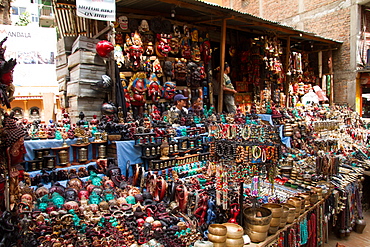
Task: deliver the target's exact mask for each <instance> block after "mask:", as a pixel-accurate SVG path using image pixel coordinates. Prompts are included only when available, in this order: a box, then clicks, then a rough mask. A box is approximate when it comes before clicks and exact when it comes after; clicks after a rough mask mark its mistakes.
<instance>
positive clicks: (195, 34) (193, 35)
mask: <svg viewBox="0 0 370 247" xmlns="http://www.w3.org/2000/svg"><path fill="white" fill-rule="evenodd" d="M191 41H192V42H198V41H199V36H198V29H196V28H193V30H192V31H191Z"/></svg>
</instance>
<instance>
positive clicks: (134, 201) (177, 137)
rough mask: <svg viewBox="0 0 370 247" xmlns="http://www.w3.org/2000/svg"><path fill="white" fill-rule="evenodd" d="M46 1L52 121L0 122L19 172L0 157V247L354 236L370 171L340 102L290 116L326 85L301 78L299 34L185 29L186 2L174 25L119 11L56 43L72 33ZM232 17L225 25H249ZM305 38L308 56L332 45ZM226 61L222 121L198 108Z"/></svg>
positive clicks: (207, 108)
mask: <svg viewBox="0 0 370 247" xmlns="http://www.w3.org/2000/svg"><path fill="white" fill-rule="evenodd" d="M122 2H124V1H122ZM200 4H202V3H200ZM57 7H59V10H58V11H56V13H57V16H59V22H62V23H59V24H60V28H61V30H62V33H63V35H62V36H63V39H61V40H60V41H59V42H58V53H59V54H58V57H57V61H59V62H58V63H57V66H58V68H57V74H58V80H59V82H60V98H61V99H62V108H64V111H63V113H62V115H61V117H60V118H59V119H57V121H55V122H53V121H51V122H49V123H47V124H46V123H41V122H38V121H34V122H32V123H30V122H28V121H27V120H25V121H16V120H15V119H13V118H12V117H10V118H9V117H6V118H4V119H6V121H4V122H6V125H4V128H11V129H14V130H16V131H17V132H18V133H22V131H24V132H25V137H24V138H25V139H26V142H25V146H26V151H27V154H26V155H25V162H23V163H21V166H20V165H18V164H15V163H17V162H15V161H14V162H13V161H12V162H13V163H12V162H10V159H9V158H7V157H8V156H2V157H4V158H5V160H4V162H2V166H4V167H6V168H13V170H14V171H13V173H11V171H8V172H5V173H4V179H3V180H4V181H7V180H8V181H9V183H8V184H9V185H8V186H6V187H5V193H4V195H5V197H6V198H9V199H7V200H8V201H9V203H5V204H4V206H3V207H2V214H1V219H0V221H1V222H2V223H3V224H1V227H2V230H3V231H2V232H1V233H0V234H1V235H0V237H1V239H0V241H1V242H2V243H5V245H11V244H14V245H15V244H16V243H17V242H18V245H31V246H117V245H119V246H243V245H244V244H245V243H248V242H252V243H251V246H269V245H275V246H276V245H277V246H284V245H287V243H290V244H297V243H300V244H305V243H310V244H311V243H312V244H313V243H315V244H317V245H320V244H322V243H323V242H325V239H326V237H325V236H326V234H327V232H328V231H329V229H328V226H329V225H330V224H331V223H333V224H334V225H335V226H336V231H337V233H338V234H339V235H340V236H343V237H344V236H348V235H350V233H351V230H352V229H355V230H356V231H357V230H358V231H359V232H361V227H362V229H363V226H364V222H361V204H360V203H359V202H360V200H361V194H360V192H361V183H360V182H359V181H358V179H359V178H360V177H361V176H362V172H363V170H364V169H367V168H368V155H367V150H365V149H364V148H365V147H366V145H367V144H368V143H367V136H368V131H367V130H366V129H364V128H363V126H362V123H361V121H360V120H359V119H358V118H357V116H356V115H355V114H354V113H353V112H351V111H350V110H348V109H346V108H344V107H331V108H329V107H324V106H320V105H319V104H315V106H314V107H303V106H302V105H303V104H304V103H302V102H303V101H304V100H303V99H305V98H303V96H306V95H307V94H308V93H312V92H310V90H311V89H310V86H309V85H311V86H313V85H318V86H321V87H322V88H323V89H324V90H325V89H326V92H329V91H330V90H328V88H330V86H331V85H332V84H331V79H330V78H329V77H325V80H324V79H323V77H322V75H318V73H316V71H315V70H316V69H312V68H313V67H319V68H320V66H314V65H313V64H312V63H316V62H317V61H316V59H315V55H313V54H316V53H314V52H312V53H310V54H308V53H305V52H303V51H304V50H307V49H304V48H305V45H307V44H308V42H307V44H306V42H302V43H303V44H301V46H300V45H297V46H296V45H293V44H298V43H299V42H300V41H301V40H299V39H301V38H307V37H311V36H309V35H308V36H307V34H304V35H299V34H300V33H298V32H297V31H295V30H290V29H289V30H287V29H285V28H283V27H279V28H278V30H280V31H279V32H282V33H284V32H288V33H290V34H291V35H293V36H294V35H297V37H295V38H292V39H291V38H290V37H289V38H288V39H283V38H281V37H278V35H276V33H270V32H268V30H267V32H266V30H265V29H262V30H261V29H258V28H256V30H255V31H256V32H253V33H254V34H253V35H252V36H250V34H249V35H245V31H248V30H244V29H243V28H239V29H240V30H238V32H236V33H233V31H230V32H229V34H227V32H226V20H225V21H222V23H223V24H221V25H219V24H218V23H219V20H203V21H201V22H200V23H199V25H198V23H197V22H196V21H195V19H196V18H198V19H197V20H198V21H199V18H200V17H201V18H205V16H207V15H205V14H204V13H203V12H202V14H201V16H198V17H195V16H191V15H189V13H188V12H186V11H190V10H189V9H192V7H194V9H195V10H197V11H200V7H196V6H192V5H191V6H190V7H189V6H188V8H180V7H179V8H177V9H176V12H177V13H178V16H179V18H178V19H176V20H173V19H169V18H164V17H161V18H159V17H155V16H156V15H157V14H156V15H148V14H147V13H148V12H146V13H143V12H142V11H143V10H141V11H138V12H139V13H136V12H135V11H134V10H132V12H133V13H127V12H125V11H122V13H120V14H121V15H119V18H118V20H117V22H116V23H114V27H111V26H110V25H109V27H107V28H104V29H100V28H101V25H99V23H98V22H91V23H90V24H92V25H91V26H93V27H94V28H92V29H91V30H90V26H89V25H88V26H89V28H88V29H89V30H90V32H87V33H83V32H75V33H69V32H73V31H74V30H78V29H79V28H69V29H68V25H70V23H69V22H68V21H67V20H64V18H61V16H64V14H66V13H64V12H66V11H70V10H72V11H73V10H74V11H75V8H74V7H73V6H72V5H68V4H64V3H62V4H60V5H58V6H57ZM144 7H145V8H146V6H143V8H144ZM167 7H168V6H166V8H167ZM213 8H214V7H209V9H211V10H212V11H216V10H214V9H213ZM164 9H165V8H164ZM63 11H64V12H63ZM147 11H149V10H147ZM181 11H184V13H183V14H182V15H181ZM201 11H209V10H207V8H204V9H203V8H201ZM218 11H221V12H222V11H224V10H217V11H216V12H213V13H217V14H219V16H223V14H225V13H223V12H222V13H221V12H218ZM151 13H153V12H151ZM191 13H192V14H194V15H195V14H197V13H193V12H191ZM233 14H235V15H236V18H231V19H230V22H229V23H231V24H230V25H233V24H240V22H242V23H243V25H245V21H250V19H248V18H251V17H250V16H248V18H247V17H245V16H243V15H241V14H240V15H241V16H239V14H237V13H233ZM68 15H69V13H68ZM72 16H75V15H74V14H72ZM148 16H150V18H147V17H148ZM181 16H186V18H183V17H182V18H181ZM74 18H76V20H77V19H78V18H79V17H77V16H75V17H74ZM192 18H194V19H192ZM207 18H208V17H207ZM244 18H246V19H244ZM81 19H82V18H81ZM190 19H192V20H193V22H192V24H189V21H190ZM63 20H64V21H63ZM253 21H254V22H256V23H260V22H261V23H260V24H261V26H260V27H266V26H268V27H275V26H274V25H273V24H271V23H262V22H263V21H262V20H254V19H253ZM86 22H87V21H86V20H84V21H82V20H81V21H80V20H79V19H78V21H75V22H72V23H75V25H81V24H82V23H84V24H86ZM202 22H205V23H211V24H210V25H206V26H203V25H201V23H202ZM215 23H216V24H215ZM100 24H101V23H100ZM248 25H250V24H249V23H248ZM214 26H216V27H215V28H214ZM210 27H212V28H210ZM219 27H221V29H219ZM80 29H81V28H80ZM82 29H83V28H82ZM88 29H87V30H88ZM281 30H283V31H281ZM106 33H107V35H105V34H106ZM220 33H221V38H220V37H219V36H220ZM227 36H228V37H237V36H239V37H240V38H239V39H235V40H231V38H230V40H229V42H226V38H227ZM311 38H315V37H313V36H312V37H311ZM295 39H296V40H295ZM315 40H316V41H317V42H318V44H319V46H318V47H319V49H322V48H323V46H325V45H326V44H329V43H330V44H334V45H336V44H337V43H336V42H334V41H328V40H325V39H321V38H318V37H316V38H315ZM232 43H233V44H234V45H231V44H232ZM241 44H243V45H241ZM315 45H316V44H315ZM226 47H227V48H229V49H226ZM236 47H238V48H236ZM291 47H296V50H294V49H293V50H292V51H291V50H290V48H291ZM310 47H311V46H310ZM314 47H315V48H316V46H314ZM311 48H312V47H311ZM325 48H327V47H326V46H325ZM331 48H332V47H330V49H331ZM238 49H240V51H239V50H238ZM211 50H212V51H213V53H211ZM217 50H219V51H220V52H219V53H220V54H217ZM226 50H228V53H227V52H225V51H226ZM298 50H299V51H298ZM225 53H226V54H225ZM215 54H217V56H215ZM237 54H242V56H239V55H237ZM326 55H327V54H324V57H325V56H326ZM217 59H219V60H220V61H217ZM226 60H228V61H229V62H230V64H231V65H232V66H233V74H232V75H231V78H232V79H233V81H234V82H235V87H236V88H237V89H238V92H239V93H238V94H237V95H236V97H235V99H236V100H237V103H238V106H239V107H238V111H237V113H236V114H235V115H233V114H231V115H227V114H223V113H221V112H222V105H221V104H219V105H218V108H219V107H220V106H221V110H219V111H218V112H219V113H216V112H215V109H214V106H213V105H212V104H211V103H212V101H213V97H212V92H213V91H212V85H211V82H212V80H213V79H216V77H214V78H213V77H212V75H213V73H211V69H213V68H215V67H216V66H217V65H220V67H221V68H220V71H223V70H224V68H223V66H224V62H225V61H226ZM317 60H318V59H317ZM318 63H319V62H318ZM321 69H324V71H321V72H320V73H321V74H322V73H324V74H325V73H326V72H328V73H329V72H330V70H329V68H326V67H324V68H321ZM319 70H320V69H319ZM92 71H93V72H94V73H92ZM212 72H213V70H212ZM315 75H316V76H317V77H316V78H315ZM287 77H289V79H288V78H287ZM320 78H321V79H320ZM327 78H329V79H327ZM220 79H221V78H220ZM322 81H324V82H325V83H322ZM324 84H325V87H323V85H324ZM305 85H306V86H305ZM180 93H181V94H183V95H184V96H186V97H188V100H190V99H191V98H194V97H199V98H201V99H202V101H203V102H204V103H205V104H204V106H203V109H202V110H199V111H198V112H197V114H182V115H179V116H173V115H171V114H169V111H168V109H169V107H170V105H171V104H172V99H173V97H174V95H175V94H180ZM221 95H222V93H221ZM315 95H316V94H315ZM315 100H316V101H315ZM307 101H310V102H311V103H312V102H313V103H319V101H321V102H324V101H325V98H322V99H321V100H318V99H317V98H315V97H314V95H311V97H308V99H306V101H305V102H307ZM219 102H222V96H219ZM292 105H293V106H297V107H296V108H288V106H292ZM300 107H301V108H300ZM16 122H17V123H16ZM16 124H18V125H16ZM20 135H21V134H20ZM17 137H19V136H17ZM5 138H6V136H5ZM10 144H13V143H10ZM10 144H9V145H8V146H7V147H10ZM15 165H17V166H15ZM5 170H6V169H5ZM16 170H17V171H18V172H16ZM18 173H19V176H18ZM7 174H8V175H7ZM4 184H5V183H4ZM7 200H5V202H6V201H7ZM5 209H6V210H5ZM329 221H330V223H329ZM357 228H358V229H357ZM292 246H293V245H292Z"/></svg>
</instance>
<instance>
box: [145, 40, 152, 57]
mask: <svg viewBox="0 0 370 247" xmlns="http://www.w3.org/2000/svg"><path fill="white" fill-rule="evenodd" d="M153 53H154V48H153V42H148V44H147V46H146V49H145V55H148V56H151V55H153Z"/></svg>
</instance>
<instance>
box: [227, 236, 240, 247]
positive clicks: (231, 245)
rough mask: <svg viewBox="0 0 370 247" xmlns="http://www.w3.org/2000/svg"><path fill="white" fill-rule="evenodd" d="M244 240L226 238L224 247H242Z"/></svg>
mask: <svg viewBox="0 0 370 247" xmlns="http://www.w3.org/2000/svg"><path fill="white" fill-rule="evenodd" d="M243 246H244V239H243V238H228V239H226V247H243Z"/></svg>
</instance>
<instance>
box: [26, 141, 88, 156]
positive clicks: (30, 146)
mask: <svg viewBox="0 0 370 247" xmlns="http://www.w3.org/2000/svg"><path fill="white" fill-rule="evenodd" d="M76 141H77V138H75V139H73V140H70V139H68V140H66V143H67V144H68V146H71V144H75V143H76ZM24 146H25V147H26V151H27V153H26V154H25V155H24V160H25V161H28V160H34V159H35V157H34V153H33V150H34V149H39V148H56V147H62V146H63V140H57V139H46V140H27V141H25V142H24ZM68 151H69V160H70V161H72V160H73V150H72V148H71V147H70V149H69V150H68ZM88 153H89V157H88V158H89V160H92V158H93V157H92V147H91V145H90V147H89V150H88Z"/></svg>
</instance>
